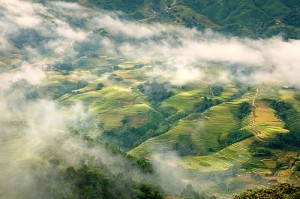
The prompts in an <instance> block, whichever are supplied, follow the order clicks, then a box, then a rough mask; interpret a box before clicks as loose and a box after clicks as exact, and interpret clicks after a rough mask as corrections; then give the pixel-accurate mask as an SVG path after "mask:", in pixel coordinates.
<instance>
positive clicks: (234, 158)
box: [180, 138, 252, 172]
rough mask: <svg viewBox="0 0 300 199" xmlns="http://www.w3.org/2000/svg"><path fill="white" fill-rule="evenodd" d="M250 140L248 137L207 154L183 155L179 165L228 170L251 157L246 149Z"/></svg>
mask: <svg viewBox="0 0 300 199" xmlns="http://www.w3.org/2000/svg"><path fill="white" fill-rule="evenodd" d="M251 141H252V138H249V139H247V140H244V141H241V142H239V143H235V144H233V145H230V146H228V147H226V148H224V149H222V150H221V151H219V152H216V153H213V154H210V155H207V156H194V157H184V158H182V160H181V162H180V165H181V166H183V167H184V168H185V169H193V170H199V171H201V172H215V171H224V170H228V169H229V168H231V167H233V166H235V165H240V164H242V163H244V162H247V161H249V160H250V159H251V154H250V153H249V150H248V145H249V143H251ZM208 165H210V166H208Z"/></svg>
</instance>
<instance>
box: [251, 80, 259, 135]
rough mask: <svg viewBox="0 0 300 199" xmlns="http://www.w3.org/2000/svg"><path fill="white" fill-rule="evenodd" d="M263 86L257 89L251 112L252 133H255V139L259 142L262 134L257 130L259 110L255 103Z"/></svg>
mask: <svg viewBox="0 0 300 199" xmlns="http://www.w3.org/2000/svg"><path fill="white" fill-rule="evenodd" d="M260 87H261V85H259V86H258V87H257V88H256V91H255V95H254V97H253V99H252V112H251V118H252V119H251V120H252V122H251V128H252V131H253V132H254V133H255V137H256V138H257V139H259V140H261V138H259V137H258V135H259V134H260V132H259V131H258V130H257V129H256V128H255V109H256V108H257V106H256V104H255V102H256V98H257V96H258V93H259V89H260Z"/></svg>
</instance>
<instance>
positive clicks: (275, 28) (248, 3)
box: [73, 0, 300, 39]
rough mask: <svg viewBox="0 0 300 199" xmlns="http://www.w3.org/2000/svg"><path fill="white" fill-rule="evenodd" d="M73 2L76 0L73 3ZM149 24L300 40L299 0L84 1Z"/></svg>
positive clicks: (254, 36)
mask: <svg viewBox="0 0 300 199" xmlns="http://www.w3.org/2000/svg"><path fill="white" fill-rule="evenodd" d="M73 1H76V0H73ZM80 2H82V3H84V4H88V5H89V6H97V7H101V8H104V9H109V10H120V11H123V12H125V13H127V14H129V16H131V17H132V18H135V19H139V20H146V21H149V22H167V23H174V24H183V25H185V26H187V27H197V28H198V29H204V28H212V29H214V30H217V31H220V32H223V33H230V34H233V35H238V36H249V37H253V38H258V37H270V36H273V35H278V34H279V35H282V36H283V37H284V38H292V39H299V38H300V34H299V33H300V0H216V1H211V0H179V1H176V0H88V1H80Z"/></svg>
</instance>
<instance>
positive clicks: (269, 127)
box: [254, 102, 288, 139]
mask: <svg viewBox="0 0 300 199" xmlns="http://www.w3.org/2000/svg"><path fill="white" fill-rule="evenodd" d="M254 127H255V129H256V130H258V131H259V132H260V134H258V135H257V136H258V137H260V138H263V139H270V138H273V137H274V136H275V135H276V134H277V133H287V132H288V130H286V129H284V123H283V122H282V121H281V120H280V119H279V118H278V117H277V116H276V115H275V111H274V110H273V109H271V108H270V107H269V106H268V104H267V103H264V102H260V103H257V108H256V109H255V125H254Z"/></svg>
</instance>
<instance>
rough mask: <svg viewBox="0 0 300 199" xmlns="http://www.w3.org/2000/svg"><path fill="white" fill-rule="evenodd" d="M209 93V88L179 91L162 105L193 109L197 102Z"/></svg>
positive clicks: (185, 109)
mask: <svg viewBox="0 0 300 199" xmlns="http://www.w3.org/2000/svg"><path fill="white" fill-rule="evenodd" d="M207 93H208V88H205V87H204V88H201V89H196V90H192V91H183V92H180V91H179V92H177V94H175V95H173V96H171V97H170V98H168V99H166V100H165V101H164V102H163V103H162V107H174V108H176V109H177V110H179V111H192V110H193V106H194V104H195V103H196V102H198V101H200V100H201V98H202V97H204V96H205V95H206V94H207Z"/></svg>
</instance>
